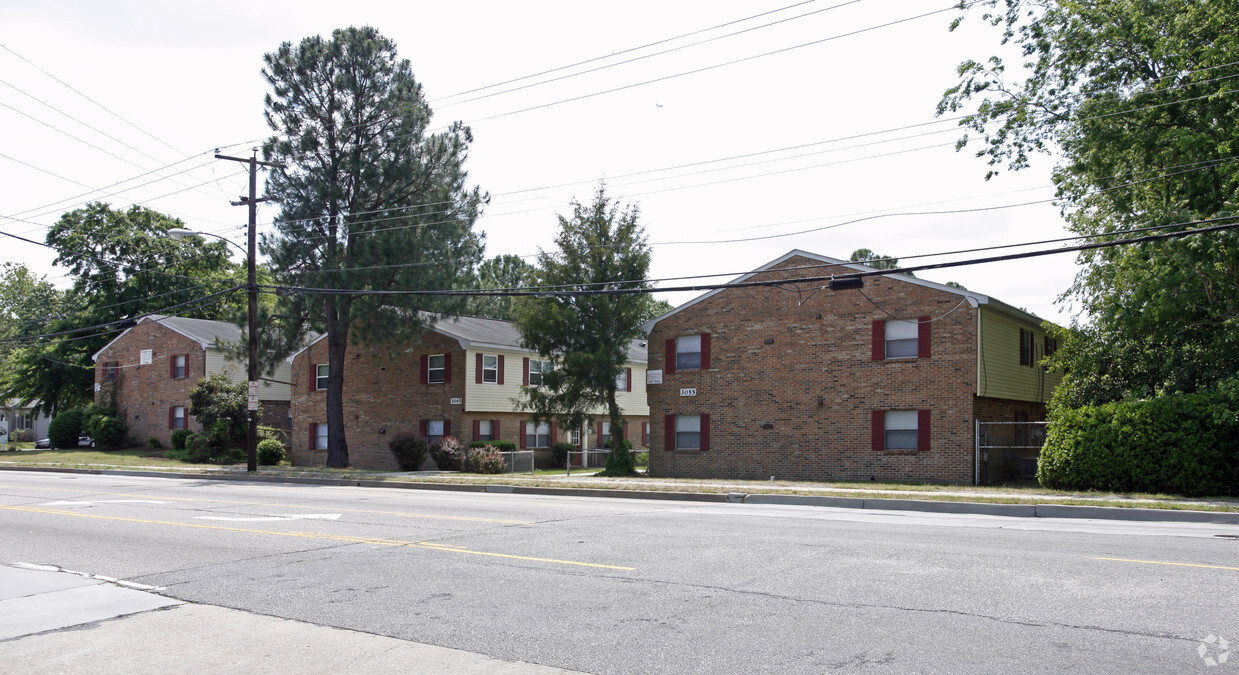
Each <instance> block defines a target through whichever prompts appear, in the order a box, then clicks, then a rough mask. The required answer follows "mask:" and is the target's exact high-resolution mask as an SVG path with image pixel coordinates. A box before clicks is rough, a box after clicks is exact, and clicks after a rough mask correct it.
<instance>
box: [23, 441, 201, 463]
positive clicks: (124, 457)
mask: <svg viewBox="0 0 1239 675" xmlns="http://www.w3.org/2000/svg"><path fill="white" fill-rule="evenodd" d="M20 445H22V446H24V447H23V448H22V450H21V452H0V465H5V464H16V465H29V466H65V467H88V466H100V465H103V466H149V467H159V468H182V469H191V468H219V466H218V465H215V464H186V463H184V462H179V461H177V460H174V459H166V458H165V457H164V456H163V451H162V450H152V449H150V448H140V449H132V450H99V449H96V448H76V449H71V450H35V449H34V444H33V443H22V444H20Z"/></svg>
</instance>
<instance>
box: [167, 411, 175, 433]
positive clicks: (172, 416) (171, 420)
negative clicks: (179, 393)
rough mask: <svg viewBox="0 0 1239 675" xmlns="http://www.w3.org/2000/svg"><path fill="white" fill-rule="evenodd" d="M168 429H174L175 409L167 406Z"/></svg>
mask: <svg viewBox="0 0 1239 675" xmlns="http://www.w3.org/2000/svg"><path fill="white" fill-rule="evenodd" d="M168 428H169V429H175V428H176V408H173V407H172V406H168Z"/></svg>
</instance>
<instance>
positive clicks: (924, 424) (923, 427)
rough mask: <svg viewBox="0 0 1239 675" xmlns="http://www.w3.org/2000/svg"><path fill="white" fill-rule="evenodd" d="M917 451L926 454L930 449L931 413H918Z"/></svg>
mask: <svg viewBox="0 0 1239 675" xmlns="http://www.w3.org/2000/svg"><path fill="white" fill-rule="evenodd" d="M916 449H917V450H918V451H921V452H924V451H926V450H928V449H929V411H928V410H918V411H916Z"/></svg>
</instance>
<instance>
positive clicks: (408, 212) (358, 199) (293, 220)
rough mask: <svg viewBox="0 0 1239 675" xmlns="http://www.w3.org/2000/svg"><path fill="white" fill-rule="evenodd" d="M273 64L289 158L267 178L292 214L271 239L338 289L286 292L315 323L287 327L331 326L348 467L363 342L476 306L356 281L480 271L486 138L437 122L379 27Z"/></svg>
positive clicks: (295, 281)
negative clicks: (474, 169)
mask: <svg viewBox="0 0 1239 675" xmlns="http://www.w3.org/2000/svg"><path fill="white" fill-rule="evenodd" d="M264 61H265V64H266V65H265V67H264V69H263V76H264V77H265V78H266V79H267V82H268V83H269V84H270V85H271V93H269V94H268V95H267V98H266V118H267V122H268V124H269V125H270V127H271V129H272V130H273V131H274V132H275V135H274V136H272V137H271V138H270V139H269V140H268V141H267V142H266V143H265V144H264V146H263V152H264V155H265V157H266V159H267V160H269V161H273V162H278V163H280V164H282V165H283V166H284V168H281V169H273V170H272V171H271V172H270V175H269V178H268V181H267V194H268V195H269V196H270V197H272V198H273V199H274V200H275V201H277V202H278V203H279V205H280V216H279V219H278V220H277V223H276V228H277V230H278V231H277V233H276V234H275V235H274V236H270V237H264V240H263V250H264V252H265V253H266V254H267V255H268V256H269V257H270V261H271V266H272V269H274V270H279V271H280V274H282V275H284V278H285V280H286V282H287V283H288V285H292V286H301V287H310V288H316V289H326V291H325V292H317V293H300V294H295V295H291V296H289V297H288V298H286V302H285V303H284V306H283V308H282V311H281V313H282V314H284V315H288V316H297V317H308V319H309V323H308V326H302V325H301V324H302V323H303V322H302V321H298V320H292V321H293V322H294V323H295V324H297V325H290V326H288V330H285V331H281V332H278V333H276V335H278V336H282V337H284V338H292V337H293V336H299V335H300V334H301V332H302V331H301V330H300V329H301V328H303V327H309V328H313V329H315V330H320V331H323V332H325V333H326V335H327V338H326V342H327V352H328V358H329V362H330V366H331V368H330V373H331V374H330V376H329V377H328V382H327V425H328V429H329V432H328V439H327V448H328V449H327V465H328V466H333V467H345V466H348V445H347V441H346V438H345V422H344V412H343V411H344V409H343V387H344V378H345V363H346V362H345V358H344V357H345V350H346V348H347V346H348V343H349V341H350V339H352V340H355V341H356V342H360V343H366V344H369V345H373V346H379V345H384V344H387V345H392V346H393V348H394V346H395V345H407V344H408V343H409V341H410V340H412V339H415V338H416V336H417V335H418V333H419V331H420V330H421V329H422V328H424V327H425V326H426V325H427V324H428V323H429V322H431V321H433V319H434V317H435V315H437V314H441V313H460V312H461V311H462V310H463V309H464V308H465V302H464V300H463V299H458V298H444V297H438V298H428V297H424V296H411V295H391V294H376V295H362V294H358V293H350V292H347V291H351V290H364V291H401V290H434V289H448V288H453V287H459V286H462V285H465V284H467V283H468V282H470V281H472V278H473V273H472V270H473V269H474V267H475V266H476V265H477V263H478V261H479V260H480V259H481V255H482V242H481V238H480V237H479V236H478V235H477V234H475V233H474V232H473V229H472V228H473V223H474V221H475V220H476V219H477V216H478V214H479V211H480V208H481V205H482V203H483V201H484V196H483V195H482V194H481V192H480V191H479V189H478V188H476V187H473V188H470V187H467V185H466V182H467V174H466V172H465V170H464V163H465V160H466V157H467V150H468V145H469V143H470V142H471V141H472V135H471V133H470V132H469V129H468V128H467V127H465V126H464V125H462V124H460V123H454V124H452V125H451V126H449V127H448V128H447V129H446V130H445V131H442V132H440V133H435V134H431V133H428V131H427V129H428V127H429V124H430V117H431V110H430V107H429V106H428V105H427V103H426V100H425V97H424V96H423V95H422V88H421V85H420V84H418V83H417V81H416V80H415V79H414V78H413V72H412V69H411V67H410V65H409V62H408V61H406V60H402V59H399V58H397V56H396V46H395V44H394V43H392V42H391V41H390V40H388V39H386V38H384V37H383V36H382V35H380V34H379V33H378V31H376V30H374V29H373V28H369V27H366V28H346V29H340V30H337V31H335V32H334V33H332V36H331V38H330V39H324V38H322V37H318V36H316V37H309V38H306V39H304V40H302V41H301V42H300V43H299V44H297V45H293V44H292V43H287V42H286V43H284V44H283V45H281V46H280V48H279V49H278V50H276V51H275V52H273V53H270V54H267V55H266V56H265V57H264ZM284 346H285V347H289V346H291V345H284ZM263 351H265V352H266V351H268V350H266V349H264V350H263ZM269 353H287V349H271V350H269Z"/></svg>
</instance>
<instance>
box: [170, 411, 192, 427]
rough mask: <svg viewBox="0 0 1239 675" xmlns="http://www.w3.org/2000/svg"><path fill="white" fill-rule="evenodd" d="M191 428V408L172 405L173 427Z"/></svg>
mask: <svg viewBox="0 0 1239 675" xmlns="http://www.w3.org/2000/svg"><path fill="white" fill-rule="evenodd" d="M188 428H189V409H188V408H186V407H185V406H183V405H177V406H172V429H173V430H174V431H175V430H177V429H188Z"/></svg>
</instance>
